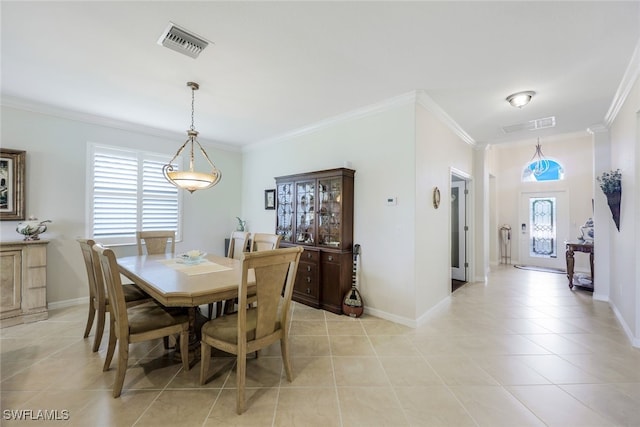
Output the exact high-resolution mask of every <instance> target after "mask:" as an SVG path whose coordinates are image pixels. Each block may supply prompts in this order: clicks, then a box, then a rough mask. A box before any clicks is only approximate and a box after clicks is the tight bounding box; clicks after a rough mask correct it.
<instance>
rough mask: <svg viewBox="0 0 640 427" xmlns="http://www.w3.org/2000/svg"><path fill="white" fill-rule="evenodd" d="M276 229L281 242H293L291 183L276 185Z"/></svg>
mask: <svg viewBox="0 0 640 427" xmlns="http://www.w3.org/2000/svg"><path fill="white" fill-rule="evenodd" d="M276 193H277V194H276V199H277V200H278V207H277V209H278V210H277V215H278V221H277V228H276V233H277V234H279V235H281V236H282V241H283V242H293V183H286V184H278V186H277V189H276Z"/></svg>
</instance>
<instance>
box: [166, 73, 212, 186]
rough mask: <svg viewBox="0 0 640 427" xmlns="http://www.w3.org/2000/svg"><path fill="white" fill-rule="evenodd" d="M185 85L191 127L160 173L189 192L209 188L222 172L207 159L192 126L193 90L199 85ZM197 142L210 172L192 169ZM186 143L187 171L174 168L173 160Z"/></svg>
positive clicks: (189, 83)
mask: <svg viewBox="0 0 640 427" xmlns="http://www.w3.org/2000/svg"><path fill="white" fill-rule="evenodd" d="M187 86H189V87H190V88H191V127H190V128H189V130H188V131H187V135H188V138H187V140H186V141H185V143H184V144H182V146H181V147H180V148H179V149H178V152H177V153H176V155H175V156H173V158H172V159H171V160H170V161H169V163H167V164H166V165H164V166H163V167H162V173H163V174H164V177H165V178H166V179H167V181H169V182H170V183H171V184H173V185H175V186H176V187H178V188H182V189H184V190H188V191H189V192H190V193H193V192H194V191H196V190H206V189H207V188H211V187H213V186H214V185H216V184H217V183H218V182H220V179H222V172H220V170H219V169H217V168H216V167H215V166H214V164H213V163H212V162H211V160H210V159H209V156H208V155H207V152H206V151H204V148H202V145H200V143H199V142H198V140H197V137H198V132H197V131H196V129H195V127H194V126H193V113H194V103H195V91H196V90H198V89H200V85H198V83H194V82H187ZM194 143H195V144H198V148H200V152H201V153H202V156H203V157H204V158H205V159H206V160H207V162H208V163H209V165H210V166H211V172H195V171H194V170H193V164H194V155H193V151H194V147H193V145H194ZM187 144H189V150H190V157H189V170H188V171H180V170H174V168H173V165H172V163H173V161H174V160H175V159H176V158H177V157H178V156H180V154H182V151H184V149H185V148H186V146H187Z"/></svg>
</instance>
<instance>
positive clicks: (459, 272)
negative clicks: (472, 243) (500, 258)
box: [451, 177, 467, 282]
mask: <svg viewBox="0 0 640 427" xmlns="http://www.w3.org/2000/svg"><path fill="white" fill-rule="evenodd" d="M454 179H456V178H455V177H454ZM466 184H467V183H466V181H464V180H455V181H451V278H452V279H454V280H460V281H462V282H466V281H467V215H466V203H465V202H466Z"/></svg>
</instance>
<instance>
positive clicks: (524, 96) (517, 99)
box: [506, 90, 536, 108]
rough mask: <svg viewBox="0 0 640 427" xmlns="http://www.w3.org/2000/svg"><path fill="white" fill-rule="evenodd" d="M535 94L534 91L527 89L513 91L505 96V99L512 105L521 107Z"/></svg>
mask: <svg viewBox="0 0 640 427" xmlns="http://www.w3.org/2000/svg"><path fill="white" fill-rule="evenodd" d="M535 94H536V93H535V92H534V91H532V90H527V91H525V92H517V93H513V94H511V95H509V96H507V98H506V99H507V102H508V103H509V104H511V106H512V107H516V108H522V107H524V106H525V105H527V104H528V103H529V102H530V101H531V98H533V95H535Z"/></svg>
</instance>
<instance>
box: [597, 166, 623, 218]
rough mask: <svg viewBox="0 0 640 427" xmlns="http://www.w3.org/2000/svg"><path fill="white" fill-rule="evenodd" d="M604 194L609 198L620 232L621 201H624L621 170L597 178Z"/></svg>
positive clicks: (608, 201)
mask: <svg viewBox="0 0 640 427" xmlns="http://www.w3.org/2000/svg"><path fill="white" fill-rule="evenodd" d="M596 179H597V180H598V182H599V183H600V188H601V189H602V192H603V193H604V194H605V196H607V204H608V205H609V209H610V210H611V215H612V216H613V221H614V222H615V223H616V228H617V229H618V231H620V201H621V200H622V173H621V172H620V169H616V170H614V171H610V172H604V173H603V174H602V175H600V176H599V177H597V178H596Z"/></svg>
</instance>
